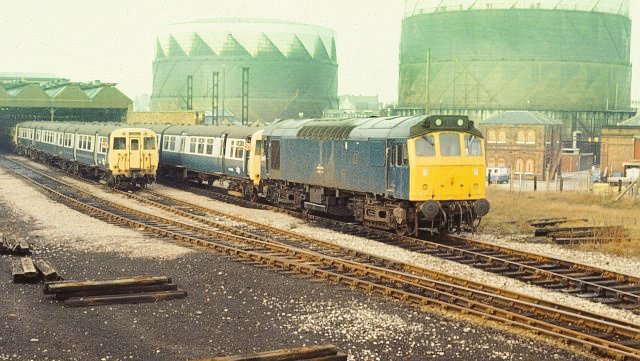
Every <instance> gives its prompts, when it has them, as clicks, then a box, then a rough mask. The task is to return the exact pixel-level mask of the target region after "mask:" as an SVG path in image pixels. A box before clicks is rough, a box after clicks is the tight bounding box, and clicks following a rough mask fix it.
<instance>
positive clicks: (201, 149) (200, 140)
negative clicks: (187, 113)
mask: <svg viewBox="0 0 640 361" xmlns="http://www.w3.org/2000/svg"><path fill="white" fill-rule="evenodd" d="M198 153H199V154H204V138H198Z"/></svg>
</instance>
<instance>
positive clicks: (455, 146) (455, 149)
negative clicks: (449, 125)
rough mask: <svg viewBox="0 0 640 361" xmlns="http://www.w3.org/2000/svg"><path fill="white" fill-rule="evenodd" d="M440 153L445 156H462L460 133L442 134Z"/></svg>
mask: <svg viewBox="0 0 640 361" xmlns="http://www.w3.org/2000/svg"><path fill="white" fill-rule="evenodd" d="M440 155H441V156H443V157H459V156H460V137H459V136H458V134H455V133H442V134H440Z"/></svg>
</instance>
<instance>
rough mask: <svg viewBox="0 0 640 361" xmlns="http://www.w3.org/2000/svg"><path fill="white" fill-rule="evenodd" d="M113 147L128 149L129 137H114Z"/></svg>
mask: <svg viewBox="0 0 640 361" xmlns="http://www.w3.org/2000/svg"><path fill="white" fill-rule="evenodd" d="M113 149H114V150H125V149H127V139H126V138H125V137H114V138H113Z"/></svg>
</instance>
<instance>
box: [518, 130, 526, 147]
mask: <svg viewBox="0 0 640 361" xmlns="http://www.w3.org/2000/svg"><path fill="white" fill-rule="evenodd" d="M524 143H525V137H524V130H518V136H517V137H516V144H524Z"/></svg>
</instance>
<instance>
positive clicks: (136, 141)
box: [131, 138, 140, 150]
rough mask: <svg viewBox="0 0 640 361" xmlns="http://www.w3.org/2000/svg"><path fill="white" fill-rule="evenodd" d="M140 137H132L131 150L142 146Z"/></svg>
mask: <svg viewBox="0 0 640 361" xmlns="http://www.w3.org/2000/svg"><path fill="white" fill-rule="evenodd" d="M139 143H140V139H137V138H131V150H138V149H139V148H140V144H139Z"/></svg>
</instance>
